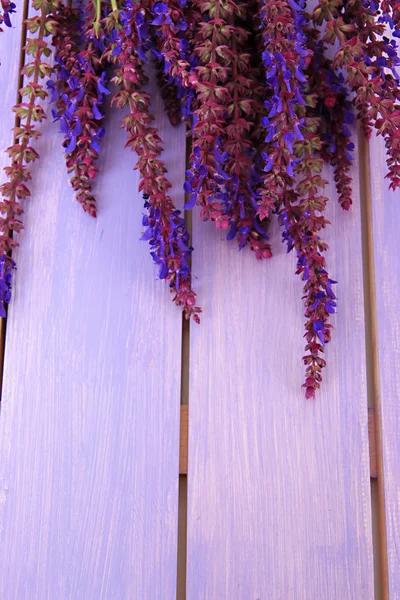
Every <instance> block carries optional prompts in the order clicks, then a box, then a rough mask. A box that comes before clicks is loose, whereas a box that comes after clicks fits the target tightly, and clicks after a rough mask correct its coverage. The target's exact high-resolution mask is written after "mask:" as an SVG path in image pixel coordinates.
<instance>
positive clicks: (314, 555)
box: [187, 160, 374, 600]
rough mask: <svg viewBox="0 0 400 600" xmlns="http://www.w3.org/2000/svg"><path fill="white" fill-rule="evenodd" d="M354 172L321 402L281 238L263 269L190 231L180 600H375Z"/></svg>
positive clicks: (336, 237)
mask: <svg viewBox="0 0 400 600" xmlns="http://www.w3.org/2000/svg"><path fill="white" fill-rule="evenodd" d="M357 172H358V164H357V160H356V164H355V166H354V172H353V175H354V189H355V203H354V206H353V207H352V210H351V212H350V213H349V214H345V213H344V212H342V211H341V209H340V207H339V206H338V205H337V203H336V192H335V190H334V187H333V185H332V184H330V185H329V186H327V194H328V196H329V197H330V198H331V202H330V203H329V210H328V211H327V213H328V214H327V216H328V218H329V219H330V220H331V221H332V225H331V226H330V227H329V231H327V232H326V239H327V241H328V242H329V244H330V251H329V254H328V267H329V270H330V273H331V274H332V276H334V278H335V279H337V280H338V281H339V285H338V286H337V287H338V290H337V293H338V296H339V310H338V314H337V316H336V317H335V319H334V324H335V326H336V329H335V331H334V336H333V341H332V343H331V344H330V346H329V348H328V349H327V360H328V367H327V369H326V372H325V374H324V375H325V381H324V385H323V387H322V389H321V391H320V392H319V393H318V397H317V399H316V400H315V401H306V400H305V399H304V397H303V392H302V391H301V390H300V385H301V383H302V378H303V366H302V362H301V357H302V355H303V345H304V341H303V337H302V335H303V307H302V302H301V296H302V289H301V288H302V284H301V281H299V278H296V277H295V275H294V271H295V257H294V256H293V255H291V256H287V255H286V252H285V247H284V246H283V245H282V244H281V242H280V236H279V233H278V232H277V230H276V228H275V229H274V231H273V237H272V240H273V241H272V243H273V249H274V253H275V256H274V258H273V259H272V260H271V261H270V262H268V264H260V263H257V262H256V261H255V259H254V256H251V254H250V253H249V252H247V253H246V252H243V253H242V254H238V252H237V249H236V247H235V245H234V244H233V243H231V244H228V243H227V242H226V241H224V240H222V235H220V234H217V233H216V231H215V228H214V227H213V226H212V225H205V224H203V223H200V220H199V217H198V214H196V215H195V217H194V224H193V229H194V236H193V242H194V247H195V253H194V256H193V265H194V275H195V276H196V277H197V288H198V292H199V297H200V299H201V301H202V303H203V308H204V313H203V316H202V324H201V325H200V326H199V327H194V326H193V327H192V328H191V334H190V339H191V348H190V355H191V373H190V376H191V386H190V438H189V467H188V470H189V477H188V486H189V487H188V563H187V564H188V573H187V595H188V598H199V599H202V600H203V599H210V600H211V599H214V598H234V599H235V600H242V599H243V600H248V599H249V598H252V599H254V600H255V599H263V600H264V599H267V598H274V600H291V599H296V600H299V599H303V598H329V599H331V600H350V599H354V598H372V597H373V593H374V591H373V590H374V586H373V561H372V535H371V504H370V477H369V453H368V416H367V395H366V367H365V336H364V306H363V287H362V253H361V235H360V229H361V225H360V207H359V205H360V201H359V194H358V189H359V182H358V176H357Z"/></svg>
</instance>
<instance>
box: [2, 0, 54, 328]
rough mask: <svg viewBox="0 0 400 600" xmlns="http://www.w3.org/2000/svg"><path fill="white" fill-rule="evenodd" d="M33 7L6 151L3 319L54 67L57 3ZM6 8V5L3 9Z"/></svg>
mask: <svg viewBox="0 0 400 600" xmlns="http://www.w3.org/2000/svg"><path fill="white" fill-rule="evenodd" d="M33 7H34V8H35V9H36V10H37V11H38V12H39V15H38V16H33V17H31V18H29V19H27V21H26V25H27V30H28V32H29V33H31V34H34V33H36V36H35V37H28V38H27V41H26V46H25V53H26V56H27V57H28V58H27V62H26V63H25V65H24V67H23V69H22V75H23V76H24V82H23V87H22V88H21V90H20V94H21V96H22V102H20V103H18V104H16V106H14V109H13V110H14V112H15V114H16V116H17V118H18V120H19V124H18V126H17V127H15V128H14V136H15V143H14V144H13V145H12V146H10V147H9V148H7V153H8V155H9V157H10V158H11V165H10V166H8V167H5V169H4V170H5V172H6V175H7V178H8V181H7V182H6V183H3V184H2V185H1V186H0V193H1V196H2V199H1V201H0V212H1V213H2V216H1V218H0V316H2V317H5V316H6V312H5V307H4V303H8V302H9V301H10V298H11V279H12V270H13V269H14V268H15V267H16V265H15V262H14V261H13V259H12V258H11V251H12V250H13V248H16V247H17V246H18V245H19V244H18V242H17V240H16V239H15V238H14V233H17V234H18V233H19V232H20V231H21V230H22V229H23V223H22V220H21V216H22V214H23V212H24V210H23V202H24V200H26V199H27V198H29V196H30V195H31V193H30V190H29V188H28V187H27V185H26V184H27V182H28V181H29V180H30V179H31V172H30V168H29V164H30V163H31V162H33V161H35V160H37V159H38V158H39V154H38V153H37V151H36V150H35V148H34V146H33V145H32V144H33V142H34V141H35V140H37V138H38V137H39V136H40V132H39V131H38V130H37V129H36V125H37V124H39V123H41V122H42V121H43V120H44V119H45V118H46V115H45V112H44V110H43V108H42V106H41V102H42V101H43V100H44V99H45V98H46V97H47V92H46V90H45V89H44V87H43V84H42V80H43V79H45V78H47V77H49V76H50V74H51V71H52V67H51V66H50V65H49V63H48V62H46V61H45V60H44V59H45V58H46V57H48V56H49V55H50V49H49V48H48V45H47V41H46V37H48V36H49V35H50V34H51V33H54V30H55V22H54V19H53V14H54V12H55V10H56V7H57V1H53V0H34V2H33ZM3 8H4V5H3Z"/></svg>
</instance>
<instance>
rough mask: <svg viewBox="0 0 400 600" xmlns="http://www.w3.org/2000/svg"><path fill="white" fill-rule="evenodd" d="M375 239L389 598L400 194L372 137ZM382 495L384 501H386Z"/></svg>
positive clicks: (399, 386)
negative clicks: (391, 187) (391, 184)
mask: <svg viewBox="0 0 400 600" xmlns="http://www.w3.org/2000/svg"><path fill="white" fill-rule="evenodd" d="M369 146H370V165H371V168H370V173H371V218H372V235H373V239H372V244H373V258H374V271H375V277H374V279H375V302H376V311H375V318H376V339H375V340H374V343H375V345H376V352H377V368H378V379H379V381H378V386H377V391H376V395H377V397H376V402H377V403H378V405H379V412H380V419H379V421H380V426H381V431H380V434H381V445H382V457H381V458H382V470H383V473H382V474H383V483H384V497H383V499H382V500H383V503H384V507H385V510H386V518H385V521H386V531H385V533H386V538H387V561H388V578H389V598H390V600H398V599H400V541H399V540H400V538H399V531H400V469H399V460H400V435H399V431H400V402H399V399H400V372H399V365H400V344H399V339H400V315H399V307H398V301H399V298H400V239H399V233H398V221H399V219H398V210H399V193H398V192H396V193H394V192H391V191H389V190H388V183H389V182H388V180H387V179H384V174H385V173H386V171H387V168H386V164H385V156H386V155H385V149H384V144H383V141H382V140H381V139H378V138H374V139H373V140H372V141H371V142H370V145H369ZM382 500H381V501H382Z"/></svg>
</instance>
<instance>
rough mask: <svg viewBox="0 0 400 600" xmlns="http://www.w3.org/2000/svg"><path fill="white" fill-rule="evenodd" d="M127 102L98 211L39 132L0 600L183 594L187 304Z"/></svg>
mask: <svg viewBox="0 0 400 600" xmlns="http://www.w3.org/2000/svg"><path fill="white" fill-rule="evenodd" d="M2 36H4V34H2ZM1 41H2V40H1ZM1 48H2V55H3V56H4V48H5V46H4V45H2V46H1ZM154 108H155V112H156V114H157V116H158V125H160V129H161V131H162V136H163V138H164V139H165V140H167V144H166V152H165V156H164V157H165V160H166V162H167V165H168V167H169V173H170V177H171V179H172V181H173V182H174V184H175V185H174V190H173V193H174V197H175V198H177V197H178V199H179V201H180V203H181V202H182V201H183V194H182V182H183V177H184V169H185V142H184V131H183V130H182V129H179V130H173V129H172V127H171V126H170V125H169V124H168V123H166V119H165V117H164V116H163V114H164V109H163V106H162V103H161V100H160V99H159V97H158V96H157V99H156V100H155V107H154ZM121 116H122V115H121V113H115V112H114V116H113V117H112V118H111V120H110V122H109V123H108V127H107V141H106V142H105V149H104V151H103V152H102V159H101V171H102V173H103V174H102V175H101V177H100V178H99V181H98V184H97V186H96V192H97V198H98V200H99V217H98V219H97V221H95V220H92V219H91V218H90V217H88V216H87V215H85V214H84V213H83V211H82V209H81V207H80V206H79V205H78V203H77V202H76V201H75V200H74V199H73V192H72V190H71V188H70V187H69V185H68V177H67V175H66V169H65V165H64V157H63V156H62V149H61V138H60V136H58V134H57V130H58V127H57V126H56V125H53V124H51V123H47V124H46V125H45V127H44V129H45V132H44V133H45V134H46V135H44V136H43V138H41V141H40V144H39V150H40V154H41V161H40V166H37V167H36V168H35V170H34V183H33V186H32V188H33V189H32V200H31V201H30V202H29V204H27V207H26V213H25V216H24V221H25V224H26V230H25V232H24V233H23V235H22V236H21V237H20V241H21V247H20V249H19V250H18V251H17V252H16V253H15V258H16V261H17V263H18V272H17V276H16V279H15V292H14V298H13V302H12V305H11V306H10V311H9V322H8V328H7V342H6V357H5V372H4V388H3V399H2V408H1V418H0V484H1V485H0V494H1V495H0V497H1V512H0V517H1V534H0V564H1V565H2V566H1V567H0V597H1V598H4V599H5V600H8V599H9V600H11V599H12V600H22V599H25V598H26V599H29V600H34V599H38V600H39V599H44V598H51V599H60V600H61V599H66V598H71V599H74V600H91V599H93V600H98V599H104V600H106V599H107V600H109V599H112V598H113V599H114V598H115V599H117V598H118V599H124V600H125V599H127V598H138V599H139V598H146V599H147V598H148V599H150V598H151V599H156V598H160V599H161V598H162V599H163V600H164V599H166V600H172V599H175V597H176V570H177V564H176V563H177V509H178V472H179V466H178V458H179V414H180V412H179V409H180V370H181V367H180V361H181V352H180V343H181V314H180V312H179V310H178V309H176V307H175V306H174V305H173V304H172V302H171V299H170V294H169V292H168V288H167V286H165V285H164V284H163V283H161V282H160V281H158V278H157V274H156V271H155V269H154V267H153V264H152V260H151V257H150V255H149V248H148V244H147V243H145V242H141V241H139V237H140V233H141V230H142V225H141V215H142V200H141V197H140V195H139V194H138V192H137V187H138V175H137V173H136V172H133V171H132V166H133V165H134V163H135V162H136V157H135V156H134V155H133V154H132V153H131V152H129V151H127V150H124V143H125V133H124V132H123V131H122V130H120V128H119V119H120V118H121ZM49 130H51V131H49ZM47 134H50V135H47ZM50 136H51V137H50Z"/></svg>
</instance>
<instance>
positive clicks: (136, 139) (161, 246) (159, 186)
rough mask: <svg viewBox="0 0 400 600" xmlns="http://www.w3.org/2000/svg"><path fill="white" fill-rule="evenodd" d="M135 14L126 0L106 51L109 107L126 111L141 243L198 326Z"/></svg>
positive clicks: (184, 240) (185, 241) (185, 243)
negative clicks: (113, 88) (110, 72)
mask: <svg viewBox="0 0 400 600" xmlns="http://www.w3.org/2000/svg"><path fill="white" fill-rule="evenodd" d="M138 13H139V14H141V7H140V5H137V4H136V5H133V4H132V3H131V2H130V1H129V0H128V2H127V3H126V5H125V10H124V11H122V12H121V15H120V18H121V23H122V29H121V30H120V31H119V35H118V41H117V42H116V43H115V44H113V45H112V46H111V48H110V49H109V52H108V56H109V57H113V58H114V60H115V62H116V65H117V71H116V74H115V77H114V82H115V83H116V85H117V86H118V87H119V91H118V92H117V93H116V95H115V96H114V98H113V104H115V105H116V106H118V107H119V108H124V107H128V109H129V113H128V114H127V115H126V116H125V117H124V118H123V120H122V126H123V127H124V128H125V129H126V131H127V133H128V140H127V143H126V146H127V147H129V148H130V149H131V150H133V151H135V152H136V154H137V155H138V161H137V163H136V166H135V168H136V169H138V170H139V173H140V176H141V182H140V186H139V191H141V192H142V193H143V198H144V200H145V205H144V206H145V208H146V209H147V213H146V215H145V216H144V219H143V225H144V226H145V227H146V230H145V232H144V233H143V236H142V239H143V240H147V241H149V244H150V247H151V255H152V258H153V260H154V262H155V263H156V264H157V265H158V267H159V277H160V279H165V280H167V281H168V283H169V287H170V290H171V292H172V293H173V294H174V298H173V300H174V302H175V303H176V304H177V305H178V306H180V307H181V308H182V310H183V313H184V315H185V317H186V318H187V319H189V318H190V317H191V316H193V318H194V320H195V321H196V322H199V320H200V319H199V316H198V313H199V312H200V308H199V307H198V306H196V295H195V293H194V291H193V290H192V287H191V272H190V255H191V252H192V250H193V249H192V247H191V246H190V245H189V234H188V232H187V230H186V228H185V224H184V221H183V219H182V217H181V215H180V211H179V210H177V209H176V208H175V206H174V204H173V202H172V199H171V197H170V196H169V195H168V190H169V188H170V187H171V183H170V182H169V181H168V179H167V178H166V176H165V173H166V171H167V169H166V167H165V165H164V163H163V162H162V160H161V159H160V155H161V152H162V150H163V145H162V142H161V139H160V136H159V134H158V132H157V130H156V129H155V128H154V127H152V126H151V122H152V120H153V117H152V115H151V113H150V96H149V94H148V93H146V92H144V91H143V89H142V88H143V85H144V84H145V83H146V76H145V74H144V71H143V65H144V62H143V60H142V59H141V57H140V56H139V54H138V53H137V51H136V48H137V43H138V40H139V39H140V37H139V32H138V29H139V28H140V26H138V25H137V19H136V16H137V14H138ZM115 47H118V48H119V52H118V53H115V52H114V49H115Z"/></svg>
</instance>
